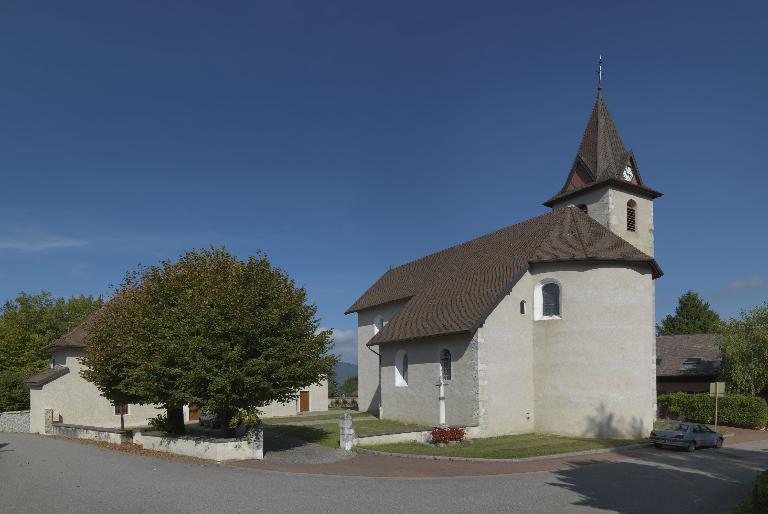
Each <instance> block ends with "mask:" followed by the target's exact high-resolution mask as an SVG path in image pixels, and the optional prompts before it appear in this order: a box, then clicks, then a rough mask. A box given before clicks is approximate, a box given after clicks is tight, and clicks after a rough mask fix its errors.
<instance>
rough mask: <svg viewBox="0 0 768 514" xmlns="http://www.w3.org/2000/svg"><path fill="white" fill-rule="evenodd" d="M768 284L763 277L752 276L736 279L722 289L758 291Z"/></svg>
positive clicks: (739, 291)
mask: <svg viewBox="0 0 768 514" xmlns="http://www.w3.org/2000/svg"><path fill="white" fill-rule="evenodd" d="M766 286H768V282H766V280H765V279H764V278H762V277H751V278H748V279H745V280H734V281H733V282H731V283H730V284H728V285H727V286H725V287H724V288H722V289H721V290H720V292H721V293H725V294H728V293H743V292H747V291H756V290H758V289H763V288H764V287H766Z"/></svg>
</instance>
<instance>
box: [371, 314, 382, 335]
mask: <svg viewBox="0 0 768 514" xmlns="http://www.w3.org/2000/svg"><path fill="white" fill-rule="evenodd" d="M382 328H384V317H383V316H381V315H378V316H376V318H375V319H374V320H373V335H376V334H378V333H379V332H381V329H382Z"/></svg>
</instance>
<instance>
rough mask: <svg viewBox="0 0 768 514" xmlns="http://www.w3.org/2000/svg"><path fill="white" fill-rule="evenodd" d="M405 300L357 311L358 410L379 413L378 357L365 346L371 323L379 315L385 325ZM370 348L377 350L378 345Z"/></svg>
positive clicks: (369, 334) (371, 334)
mask: <svg viewBox="0 0 768 514" xmlns="http://www.w3.org/2000/svg"><path fill="white" fill-rule="evenodd" d="M406 302H407V300H404V301H401V302H393V303H388V304H386V305H382V306H379V307H376V308H373V309H366V310H364V311H360V312H358V313H357V404H358V408H359V410H360V411H363V412H364V411H368V412H371V413H372V414H375V415H378V414H379V401H380V399H381V396H380V392H379V357H378V355H376V354H375V353H373V352H372V351H371V348H368V347H367V346H366V344H367V343H368V341H370V340H371V338H372V337H373V336H374V326H373V323H374V321H375V319H376V317H377V316H381V317H382V318H383V320H384V325H386V324H387V323H389V320H390V319H392V316H394V315H395V314H397V313H398V312H400V311H401V310H402V308H403V307H404V306H405V304H406ZM372 350H374V351H376V352H378V351H379V349H378V347H374V348H372Z"/></svg>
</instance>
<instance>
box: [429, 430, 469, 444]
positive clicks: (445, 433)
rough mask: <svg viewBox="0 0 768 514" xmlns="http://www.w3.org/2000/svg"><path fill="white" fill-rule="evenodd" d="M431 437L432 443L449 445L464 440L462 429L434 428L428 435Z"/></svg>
mask: <svg viewBox="0 0 768 514" xmlns="http://www.w3.org/2000/svg"><path fill="white" fill-rule="evenodd" d="M429 435H430V436H431V437H432V443H434V444H440V443H451V442H454V441H461V440H462V439H464V429H463V428H436V429H434V430H433V431H432V432H430V434H429Z"/></svg>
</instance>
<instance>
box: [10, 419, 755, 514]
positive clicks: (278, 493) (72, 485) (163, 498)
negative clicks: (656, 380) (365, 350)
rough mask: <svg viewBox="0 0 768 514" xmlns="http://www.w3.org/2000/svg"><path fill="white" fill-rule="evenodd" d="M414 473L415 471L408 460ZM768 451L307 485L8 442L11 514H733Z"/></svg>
mask: <svg viewBox="0 0 768 514" xmlns="http://www.w3.org/2000/svg"><path fill="white" fill-rule="evenodd" d="M403 465H404V466H405V465H408V461H407V460H405V459H404V460H403ZM766 468H768V441H758V442H752V443H745V444H742V445H738V446H734V447H730V448H724V449H722V450H700V451H697V452H695V453H692V454H688V453H684V452H676V451H655V452H654V451H647V452H645V453H641V454H639V455H638V454H634V455H632V456H631V457H628V458H626V459H623V460H622V461H620V462H603V463H596V464H588V465H583V466H579V467H575V468H571V469H566V470H561V471H551V472H550V471H547V472H535V473H523V474H515V475H495V476H477V477H456V478H416V479H402V478H362V477H336V476H319V475H299V474H289V473H278V472H271V471H260V470H253V469H242V468H236V467H231V466H226V465H215V464H198V463H192V462H189V461H175V460H166V459H161V458H154V457H147V456H140V455H133V454H126V453H121V452H117V451H114V450H109V449H102V448H99V447H96V446H92V445H85V444H80V443H78V442H71V441H63V440H55V439H49V438H44V437H39V436H32V435H21V434H0V512H4V513H5V512H8V513H22V512H78V513H88V512H274V513H280V512H334V513H341V512H362V513H365V514H371V513H376V512H439V513H441V514H444V513H447V512H479V513H482V514H485V513H488V512H547V513H552V512H568V513H571V512H626V513H635V512H643V513H645V512H652V513H666V512H669V513H675V514H684V513H689V512H690V513H694V512H696V513H707V512H717V513H720V512H723V513H725V512H731V511H732V509H733V507H734V506H735V504H736V503H738V501H740V500H741V499H742V498H743V497H744V496H745V495H746V494H747V492H748V491H749V488H750V484H751V483H752V481H753V480H754V478H755V477H756V475H757V472H758V470H760V469H766Z"/></svg>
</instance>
